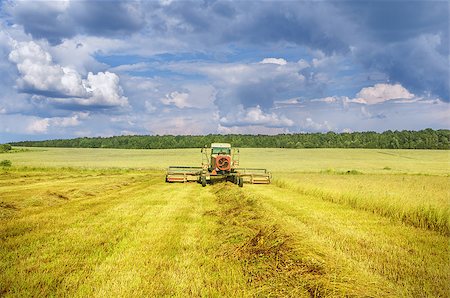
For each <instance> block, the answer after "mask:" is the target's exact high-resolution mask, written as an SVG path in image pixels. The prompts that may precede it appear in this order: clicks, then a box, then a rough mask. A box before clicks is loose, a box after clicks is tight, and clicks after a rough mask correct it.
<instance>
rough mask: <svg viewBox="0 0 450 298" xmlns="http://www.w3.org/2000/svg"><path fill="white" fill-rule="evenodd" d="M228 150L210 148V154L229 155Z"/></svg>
mask: <svg viewBox="0 0 450 298" xmlns="http://www.w3.org/2000/svg"><path fill="white" fill-rule="evenodd" d="M230 152H231V150H230V148H212V154H228V155H229V154H230Z"/></svg>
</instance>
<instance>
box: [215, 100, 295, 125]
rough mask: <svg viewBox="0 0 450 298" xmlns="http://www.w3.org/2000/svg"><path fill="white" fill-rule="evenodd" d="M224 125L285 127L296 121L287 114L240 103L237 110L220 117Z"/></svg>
mask: <svg viewBox="0 0 450 298" xmlns="http://www.w3.org/2000/svg"><path fill="white" fill-rule="evenodd" d="M219 121H220V124H221V125H222V126H251V125H261V126H267V127H285V126H292V125H293V124H294V122H293V121H292V120H291V119H288V118H286V117H285V116H283V115H281V116H279V115H277V114H275V113H264V112H263V111H262V110H261V107H260V106H259V105H258V106H256V107H250V108H247V109H245V108H244V107H243V106H242V105H239V107H238V110H237V111H232V112H230V113H228V114H227V115H226V116H224V117H222V118H220V120H219Z"/></svg>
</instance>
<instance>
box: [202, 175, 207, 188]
mask: <svg viewBox="0 0 450 298" xmlns="http://www.w3.org/2000/svg"><path fill="white" fill-rule="evenodd" d="M201 180H202V186H203V187H205V186H206V177H205V176H202V179H201Z"/></svg>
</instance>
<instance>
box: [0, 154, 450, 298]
mask: <svg viewBox="0 0 450 298" xmlns="http://www.w3.org/2000/svg"><path fill="white" fill-rule="evenodd" d="M3 159H9V160H11V161H12V164H13V167H11V168H5V169H3V170H0V296H6V297H9V296H11V297H28V296H75V297H77V296H83V297H86V296H88V297H91V296H96V297H98V296H101V297H105V296H106V297H108V296H120V297H131V296H132V297H134V296H150V297H154V296H178V297H185V296H196V297H197V296H207V297H210V296H213V297H217V296H225V297H253V296H262V297H266V296H272V297H283V296H291V297H342V296H353V297H424V296H427V297H448V296H449V294H450V285H449V283H448V280H449V278H450V262H449V253H450V251H449V236H450V226H449V217H450V206H449V199H450V197H449V189H450V176H449V173H450V171H449V169H450V156H449V153H448V152H447V151H432V150H368V149H365V150H364V149H360V150H359V149H358V150H357V149H347V150H342V149H242V150H241V165H242V166H244V167H266V168H268V169H270V170H271V171H272V172H273V176H274V181H273V183H272V184H270V185H247V184H246V185H245V186H244V187H243V188H238V187H236V186H235V185H233V184H230V183H219V184H215V185H212V186H207V187H206V188H202V187H201V186H200V185H198V184H195V183H194V184H166V183H164V171H163V169H164V168H165V167H167V166H168V165H177V164H178V165H192V166H196V165H199V163H200V162H201V159H200V150H199V149H179V150H118V149H57V148H45V149H44V148H38V149H36V148H33V149H31V148H30V150H29V151H25V152H16V153H8V154H6V153H5V154H0V160H3Z"/></svg>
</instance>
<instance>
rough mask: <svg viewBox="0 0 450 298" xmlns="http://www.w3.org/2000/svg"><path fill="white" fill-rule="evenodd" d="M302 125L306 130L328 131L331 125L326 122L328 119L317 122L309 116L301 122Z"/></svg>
mask: <svg viewBox="0 0 450 298" xmlns="http://www.w3.org/2000/svg"><path fill="white" fill-rule="evenodd" d="M302 127H303V128H305V129H307V130H308V131H311V130H312V131H330V130H332V127H331V125H330V124H329V123H328V121H326V120H325V121H324V122H322V123H318V122H315V121H313V120H312V119H311V118H310V117H308V118H306V119H305V120H304V121H303V123H302Z"/></svg>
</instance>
